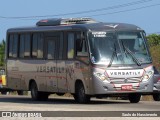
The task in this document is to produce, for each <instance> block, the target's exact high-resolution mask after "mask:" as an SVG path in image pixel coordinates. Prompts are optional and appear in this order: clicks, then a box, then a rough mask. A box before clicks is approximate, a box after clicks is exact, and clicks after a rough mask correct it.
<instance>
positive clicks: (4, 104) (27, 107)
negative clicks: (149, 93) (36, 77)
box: [0, 95, 160, 120]
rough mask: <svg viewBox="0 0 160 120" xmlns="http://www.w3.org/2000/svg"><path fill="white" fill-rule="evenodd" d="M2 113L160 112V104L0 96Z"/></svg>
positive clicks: (153, 102)
mask: <svg viewBox="0 0 160 120" xmlns="http://www.w3.org/2000/svg"><path fill="white" fill-rule="evenodd" d="M0 111H160V102H155V101H140V102H139V103H136V104H135V103H130V102H129V101H128V100H109V99H92V100H91V102H90V103H89V104H77V103H76V102H75V101H74V99H73V98H72V97H68V98H67V97H53V96H51V97H50V98H49V100H48V101H32V100H31V97H30V96H18V95H0ZM80 114H81V113H80ZM88 114H90V113H88ZM62 117H63V116H62ZM126 119H127V120H128V118H126ZM156 119H157V118H156ZM156 119H154V120H156Z"/></svg>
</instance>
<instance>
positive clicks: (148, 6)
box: [88, 4, 160, 17]
mask: <svg viewBox="0 0 160 120" xmlns="http://www.w3.org/2000/svg"><path fill="white" fill-rule="evenodd" d="M159 5H160V4H153V5H148V6H143V7H138V8H133V9H127V10H122V11H116V12H110V13H103V14H95V15H91V16H88V17H94V16H102V15H109V14H117V13H123V12H129V11H135V10H140V9H145V8H149V7H155V6H159Z"/></svg>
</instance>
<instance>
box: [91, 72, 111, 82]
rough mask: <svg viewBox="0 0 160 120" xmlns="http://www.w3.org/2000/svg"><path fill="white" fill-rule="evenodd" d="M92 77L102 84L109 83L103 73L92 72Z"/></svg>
mask: <svg viewBox="0 0 160 120" xmlns="http://www.w3.org/2000/svg"><path fill="white" fill-rule="evenodd" d="M94 75H95V76H96V77H97V78H98V79H100V80H102V81H103V82H109V81H110V80H109V79H108V77H107V76H105V75H104V74H103V73H98V72H94Z"/></svg>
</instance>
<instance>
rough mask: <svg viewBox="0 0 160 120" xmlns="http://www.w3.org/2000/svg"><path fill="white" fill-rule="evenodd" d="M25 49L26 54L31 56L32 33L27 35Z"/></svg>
mask: <svg viewBox="0 0 160 120" xmlns="http://www.w3.org/2000/svg"><path fill="white" fill-rule="evenodd" d="M24 44H25V50H24V56H25V57H30V50H31V37H30V34H26V35H25V43H24Z"/></svg>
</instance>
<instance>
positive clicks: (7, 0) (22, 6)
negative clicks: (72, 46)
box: [0, 0, 160, 41]
mask: <svg viewBox="0 0 160 120" xmlns="http://www.w3.org/2000/svg"><path fill="white" fill-rule="evenodd" d="M136 1H138V2H136ZM133 2H134V3H133ZM124 4H127V5H124ZM119 5H123V7H122V6H120V7H115V6H119ZM152 5H153V6H152ZM124 6H125V7H124ZM149 6H152V7H149ZM101 8H107V10H103V11H98V12H91V13H88V12H85V14H71V15H60V16H47V17H42V18H36V19H35V18H30V19H29V20H26V19H11V18H9V17H26V16H45V15H59V14H66V13H73V12H81V11H88V10H95V9H101ZM109 8H110V9H109ZM111 8H112V9H111ZM137 8H138V9H137ZM141 8H144V9H141ZM135 9H137V10H135ZM119 11H122V12H119ZM124 11H125V12H124ZM159 12H160V0H0V41H1V40H2V39H5V37H6V31H7V29H8V28H13V27H23V26H33V25H35V23H36V22H37V21H38V19H45V18H70V17H72V18H73V17H88V16H89V17H90V16H92V18H94V19H96V20H98V21H104V22H121V23H131V24H135V25H137V26H139V27H141V28H142V29H144V30H145V31H146V33H148V34H150V33H156V32H160V15H159ZM113 13H116V14H113ZM97 14H98V16H96V15H97ZM99 14H103V15H99ZM3 17H6V18H3Z"/></svg>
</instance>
